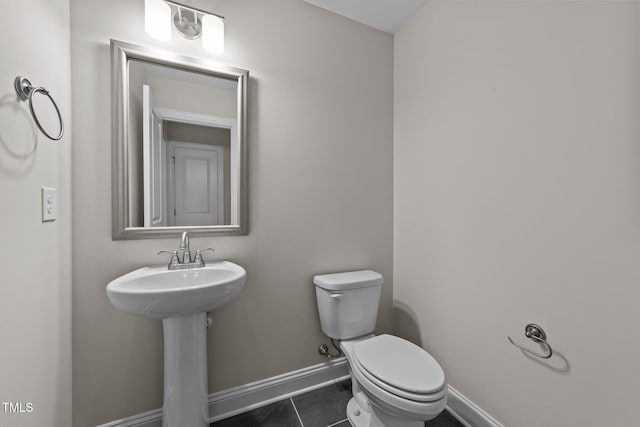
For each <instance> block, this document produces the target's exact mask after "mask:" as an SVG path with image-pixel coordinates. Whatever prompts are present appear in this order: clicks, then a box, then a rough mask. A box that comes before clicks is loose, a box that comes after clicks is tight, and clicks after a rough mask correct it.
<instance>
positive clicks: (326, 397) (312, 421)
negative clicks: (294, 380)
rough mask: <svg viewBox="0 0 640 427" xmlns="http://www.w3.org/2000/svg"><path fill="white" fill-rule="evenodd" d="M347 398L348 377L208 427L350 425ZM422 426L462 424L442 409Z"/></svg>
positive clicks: (440, 426)
mask: <svg viewBox="0 0 640 427" xmlns="http://www.w3.org/2000/svg"><path fill="white" fill-rule="evenodd" d="M349 399H351V381H350V380H347V381H343V382H341V383H337V384H331V385H328V386H326V387H323V388H320V389H318V390H313V391H310V392H308V393H305V394H301V395H299V396H295V397H292V398H289V399H285V400H281V401H279V402H276V403H272V404H271V405H267V406H264V407H262V408H258V409H254V410H253V411H249V412H245V413H243V414H239V415H236V416H234V417H231V418H227V419H226V420H221V421H218V422H215V423H213V424H211V427H351V424H350V423H349V421H347V419H346V418H347V416H346V411H347V402H348V401H349ZM425 426H426V427H463V425H462V424H460V422H458V420H456V419H455V418H454V417H453V416H452V415H451V414H449V413H448V412H446V411H445V412H443V413H442V414H440V415H438V417H437V418H435V419H433V420H431V421H427V422H426V423H425Z"/></svg>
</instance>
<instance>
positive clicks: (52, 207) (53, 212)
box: [41, 187, 58, 222]
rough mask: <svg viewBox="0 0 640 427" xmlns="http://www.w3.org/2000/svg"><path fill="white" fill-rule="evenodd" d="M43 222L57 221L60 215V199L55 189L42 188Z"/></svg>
mask: <svg viewBox="0 0 640 427" xmlns="http://www.w3.org/2000/svg"><path fill="white" fill-rule="evenodd" d="M41 190H42V192H41V193H42V222H49V221H55V220H56V216H57V215H58V199H57V197H56V189H55V188H46V187H42V189H41Z"/></svg>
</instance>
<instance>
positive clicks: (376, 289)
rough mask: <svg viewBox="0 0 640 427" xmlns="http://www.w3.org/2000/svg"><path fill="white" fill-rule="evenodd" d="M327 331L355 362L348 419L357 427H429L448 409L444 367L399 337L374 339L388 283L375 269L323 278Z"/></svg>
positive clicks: (319, 288)
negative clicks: (381, 295)
mask: <svg viewBox="0 0 640 427" xmlns="http://www.w3.org/2000/svg"><path fill="white" fill-rule="evenodd" d="M313 283H314V284H315V286H316V299H317V302H318V314H319V316H320V326H321V327H322V331H323V332H324V333H325V334H326V335H327V336H329V337H330V338H334V339H338V340H340V348H341V349H342V352H343V353H344V354H345V356H346V358H347V361H348V363H349V372H350V374H351V381H352V392H353V397H352V398H351V400H349V403H348V404H347V418H348V419H349V422H351V424H352V425H353V426H354V427H424V422H425V421H427V420H430V419H433V418H435V417H436V416H438V414H439V413H440V412H442V411H443V410H444V408H445V406H446V404H447V384H446V382H445V378H444V372H443V371H442V368H441V367H440V365H439V364H438V362H437V361H436V360H435V359H434V358H433V357H432V356H431V355H430V354H429V353H427V352H426V351H425V350H423V349H422V348H420V347H418V346H417V345H415V344H413V343H411V342H409V341H406V340H404V339H402V338H399V337H396V336H393V335H386V334H384V335H373V331H374V329H375V326H376V320H377V317H378V304H379V301H380V291H381V289H382V283H383V278H382V275H381V274H380V273H376V272H375V271H371V270H360V271H350V272H345V273H333V274H323V275H318V276H315V277H314V278H313Z"/></svg>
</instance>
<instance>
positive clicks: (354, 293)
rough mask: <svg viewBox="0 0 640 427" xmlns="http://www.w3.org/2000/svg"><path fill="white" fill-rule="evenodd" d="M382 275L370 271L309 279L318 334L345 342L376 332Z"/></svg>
mask: <svg viewBox="0 0 640 427" xmlns="http://www.w3.org/2000/svg"><path fill="white" fill-rule="evenodd" d="M382 282H383V279H382V275H381V274H380V273H376V272H375V271H371V270H360V271H349V272H345V273H333V274H322V275H318V276H315V277H314V278H313V283H314V284H315V285H316V300H317V302H318V314H319V316H320V326H321V328H322V331H323V332H324V333H325V334H327V336H329V337H331V338H336V339H340V340H346V339H351V338H356V337H360V336H363V335H367V334H370V333H372V332H373V331H374V329H375V328H376V320H377V318H378V305H379V303H380V290H381V289H382Z"/></svg>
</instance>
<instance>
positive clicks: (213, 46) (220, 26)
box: [202, 15, 224, 53]
mask: <svg viewBox="0 0 640 427" xmlns="http://www.w3.org/2000/svg"><path fill="white" fill-rule="evenodd" d="M202 48H203V49H204V50H206V51H207V52H209V53H222V52H224V20H223V19H222V18H218V17H217V16H214V15H204V16H203V17H202Z"/></svg>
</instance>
